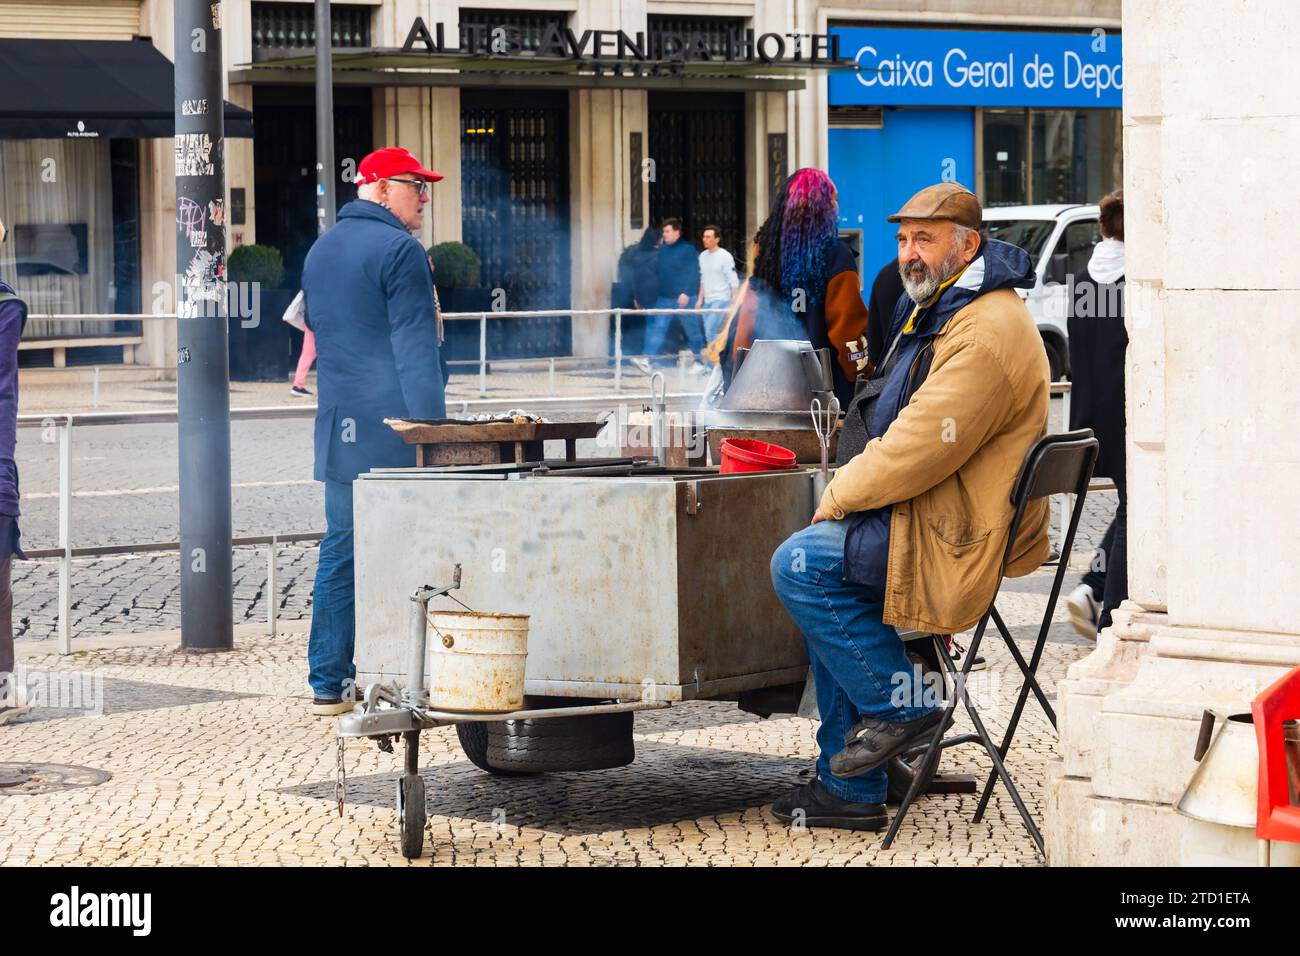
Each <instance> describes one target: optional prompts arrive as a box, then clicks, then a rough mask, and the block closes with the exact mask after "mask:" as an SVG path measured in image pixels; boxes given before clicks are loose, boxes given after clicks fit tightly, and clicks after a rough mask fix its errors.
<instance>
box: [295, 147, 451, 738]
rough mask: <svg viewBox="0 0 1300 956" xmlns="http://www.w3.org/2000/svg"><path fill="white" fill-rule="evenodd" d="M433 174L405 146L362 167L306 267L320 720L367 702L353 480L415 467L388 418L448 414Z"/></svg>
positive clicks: (313, 655)
mask: <svg viewBox="0 0 1300 956" xmlns="http://www.w3.org/2000/svg"><path fill="white" fill-rule="evenodd" d="M440 179H442V174H441V173H436V172H434V171H433V170H431V169H425V168H424V167H423V166H422V165H420V161H419V160H417V159H416V158H415V157H414V156H412V155H411V154H410V153H409V152H407V151H406V150H404V149H400V148H398V147H392V146H389V147H385V148H383V149H378V150H375V152H373V153H371V154H370V155H369V156H367V157H366V158H365V159H363V160H362V161H361V164H360V166H359V167H358V168H357V183H358V184H359V188H358V190H357V196H358V198H357V199H356V200H355V201H354V202H350V203H348V204H347V205H346V206H344V207H343V208H342V209H341V210H339V218H338V224H337V225H336V226H334V228H333V229H331V230H330V231H329V232H327V233H325V235H323V236H321V237H320V238H319V239H317V240H316V243H315V245H313V246H312V248H311V252H309V253H308V255H307V262H306V264H305V265H304V267H303V275H302V287H303V292H304V293H305V296H306V300H307V324H308V325H309V326H310V328H311V330H312V331H313V332H314V333H315V335H316V354H317V359H316V384H317V388H318V390H319V398H318V402H317V409H316V436H315V446H316V466H315V472H314V477H315V478H316V480H317V481H321V482H324V484H325V523H326V532H325V538H324V540H322V541H321V545H320V554H319V558H318V561H317V566H316V586H315V589H314V590H313V592H312V620H311V638H310V640H309V642H308V645H307V661H308V667H309V674H308V682H309V683H310V684H311V688H312V692H313V693H314V695H315V699H314V700H313V702H312V709H313V711H314V712H315V713H317V714H321V715H331V714H340V713H344V712H346V711H348V710H351V709H352V706H353V705H354V703H355V702H356V701H357V700H358V699H359V694H358V693H357V688H356V687H355V684H354V680H355V678H356V666H355V664H354V663H353V660H352V654H353V643H354V635H355V631H354V620H353V594H354V590H353V566H352V481H353V479H355V478H356V477H357V475H358V474H360V473H361V472H364V471H368V470H370V469H371V468H401V467H411V466H413V465H414V464H415V450H414V446H412V445H408V444H406V443H405V442H403V441H402V439H401V438H400V437H399V436H398V435H397V433H396V432H394V431H393V430H392V429H391V428H389V427H388V426H387V425H385V424H384V419H385V418H442V417H444V416H445V415H446V405H445V400H444V396H443V387H444V382H443V377H442V370H441V368H440V361H439V360H440V356H439V352H438V328H437V313H436V309H435V307H434V289H433V274H432V271H431V270H430V268H429V260H428V257H427V255H426V253H425V251H424V248H423V247H422V246H421V245H420V243H419V241H418V240H416V238H415V237H414V236H412V235H411V233H413V232H415V231H417V230H418V229H419V228H420V227H421V226H422V225H423V223H424V207H425V205H426V204H427V203H428V201H429V188H430V184H432V183H436V182H438V181H439V180H440Z"/></svg>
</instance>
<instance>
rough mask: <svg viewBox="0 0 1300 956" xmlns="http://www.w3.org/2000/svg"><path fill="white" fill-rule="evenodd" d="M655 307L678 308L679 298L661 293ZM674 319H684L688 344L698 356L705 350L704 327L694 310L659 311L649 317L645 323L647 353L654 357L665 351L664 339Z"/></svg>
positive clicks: (683, 325)
mask: <svg viewBox="0 0 1300 956" xmlns="http://www.w3.org/2000/svg"><path fill="white" fill-rule="evenodd" d="M654 307H655V308H656V309H676V308H678V305H677V299H676V298H670V297H668V296H662V295H661V296H660V297H659V298H658V299H656V300H655V305H654ZM673 319H681V320H682V328H683V329H685V330H686V344H687V346H689V347H690V350H691V351H692V352H694V353H695V355H696V357H698V356H699V355H700V353H701V352H703V351H704V329H703V328H702V327H701V325H700V316H699V313H696V312H692V313H691V314H690V315H686V314H680V315H672V314H671V313H668V314H665V313H659V314H657V315H651V316H649V317H647V319H646V323H645V354H646V355H649V356H651V357H654V356H656V355H658V354H659V353H660V352H662V351H663V348H664V339H666V338H667V337H668V330H669V329H670V328H671V327H672V324H673Z"/></svg>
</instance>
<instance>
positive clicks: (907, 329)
mask: <svg viewBox="0 0 1300 956" xmlns="http://www.w3.org/2000/svg"><path fill="white" fill-rule="evenodd" d="M969 268H970V263H969V262H968V263H966V265H964V266H962V267H961V272H958V273H957V274H956V275H955V276H953V277H952V278H951V279H947V280H945V281H944V282H942V283H940V284H939V288H937V289H935V290H934V295H932V296H930V298H928V299H926V300H925V301H924V302H918V303H917V304H916V307H915V308H913V309H912V314H911V315H909V316H908V317H907V322H906V323H905V324H904V325H903V334H904V335H910V334H911V332H912V330H913V327H914V323H915V322H916V317H917V316H918V315H920V314H921V310H922V309H928V308H930V306H932V305H934V304H935V303H936V302H938V301H939V296H941V295H943V293H944V290H945V289H947V288H948V286H950V285H952V284H953V283H954V282H956V281H957V280H958V279H960V278H961V277H962V273H963V272H965V271H966V270H967V269H969Z"/></svg>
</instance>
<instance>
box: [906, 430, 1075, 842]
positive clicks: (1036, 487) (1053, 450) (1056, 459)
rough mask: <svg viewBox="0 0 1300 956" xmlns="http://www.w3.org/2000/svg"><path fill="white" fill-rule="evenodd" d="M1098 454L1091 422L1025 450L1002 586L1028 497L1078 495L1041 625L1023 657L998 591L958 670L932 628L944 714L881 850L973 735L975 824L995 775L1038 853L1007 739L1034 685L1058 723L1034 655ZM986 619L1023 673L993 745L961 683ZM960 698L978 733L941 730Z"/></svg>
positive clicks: (1043, 639)
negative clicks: (981, 771)
mask: <svg viewBox="0 0 1300 956" xmlns="http://www.w3.org/2000/svg"><path fill="white" fill-rule="evenodd" d="M1096 461H1097V439H1096V438H1094V437H1093V434H1092V429H1090V428H1083V429H1080V430H1079V431H1073V432H1066V433H1064V434H1061V435H1046V436H1044V437H1043V438H1040V439H1039V440H1038V441H1037V442H1035V443H1034V446H1033V447H1032V448H1030V449H1029V452H1028V453H1027V454H1026V455H1025V460H1024V462H1023V463H1022V464H1021V466H1020V474H1019V475H1017V476H1016V482H1015V485H1014V486H1013V487H1012V491H1011V506H1012V508H1013V513H1012V519H1011V527H1010V529H1009V533H1008V536H1007V546H1006V550H1005V551H1003V554H1002V567H1001V568H1000V569H999V571H998V587H999V588H1001V585H1002V578H1003V575H1004V574H1005V573H1006V569H1007V562H1009V561H1010V560H1011V549H1012V547H1013V546H1014V544H1015V540H1016V535H1017V534H1018V533H1019V531H1020V525H1021V522H1022V521H1023V520H1024V516H1025V509H1026V508H1027V507H1028V506H1029V502H1031V501H1034V500H1035V499H1038V498H1046V497H1048V496H1049V495H1057V494H1063V493H1066V492H1068V493H1070V494H1073V495H1074V496H1075V498H1074V509H1073V511H1072V512H1071V514H1070V523H1069V528H1068V530H1067V531H1066V534H1065V540H1064V542H1063V544H1062V546H1061V559H1060V561H1059V562H1058V563H1057V566H1056V576H1055V577H1054V578H1053V580H1052V591H1051V594H1050V595H1049V596H1048V599H1047V609H1046V611H1044V613H1043V620H1042V624H1041V625H1040V626H1039V629H1038V639H1037V640H1036V641H1035V642H1034V650H1033V654H1032V655H1030V658H1029V661H1028V662H1026V661H1025V658H1024V655H1022V654H1021V653H1020V648H1019V647H1017V646H1016V642H1015V641H1014V640H1013V639H1012V637H1011V632H1010V631H1008V630H1007V626H1006V624H1005V623H1004V622H1003V620H1002V615H1001V614H999V613H998V609H997V606H996V597H995V599H994V601H993V602H990V603H989V607H988V610H987V611H985V612H984V616H983V617H981V618H980V621H979V624H978V625H977V626H976V628H975V634H974V637H973V638H972V639H971V645H970V647H969V648H967V650H966V653H965V654H964V655H963V657H962V666H961V670H960V671H958V670H957V668H956V665H954V664H953V661H952V657H951V656H949V654H948V652H947V649H946V648H945V647H944V644H943V638H942V637H941V636H939V635H937V634H936V635H931V639H932V640H933V642H934V645H935V653H936V655H937V656H938V658H939V660H940V661H941V662H942V663H943V666H944V668H945V670H946V671H947V678H948V680H946V681H945V683H946V689H947V694H946V699H945V702H944V719H943V722H942V723H941V724H940V730H939V732H938V733H937V734H935V736H934V738H933V740H931V741H930V743H929V744H927V745H926V746H925V747H924V748H922V747H916V748H913V749H912V750H911V751H909V752H908V753H909V754H916V753H919V752H921V750H922V749H924V751H925V756H924V758H923V759H922V761H921V763H920V771H919V772H918V773H917V774H916V777H915V779H914V781H913V783H912V786H911V787H909V788H908V791H907V796H905V797H904V798H903V802H902V803H901V804H900V805H899V807H898V812H897V813H895V814H894V820H893V822H892V823H891V824H890V826H889V832H888V833H886V834H885V840H884V842H883V843H882V844H881V848H882V849H888V848H889V846H890V845H891V844H892V843H893V842H894V837H895V836H897V835H898V829H899V827H900V826H901V825H902V823H903V817H904V816H906V815H907V811H908V808H909V807H911V805H912V801H913V800H915V799H916V797H917V796H918V793H919V791H920V789H921V783H922V782H923V781H924V780H925V779H926V777H927V776H928V775H929V774H930V773H931V772H932V771H933V770H934V769H935V766H936V765H937V763H938V761H939V752H940V751H941V750H945V749H947V748H949V747H955V746H957V745H958V744H965V743H973V742H976V741H978V742H979V743H980V744H981V745H982V746H983V747H984V749H985V751H987V753H988V755H989V758H990V759H991V760H992V761H993V770H992V771H991V772H990V773H989V778H988V782H987V783H986V784H985V786H984V793H983V794H982V795H981V796H980V802H979V806H978V807H977V808H976V810H975V816H974V822H975V823H978V822H979V821H980V820H981V819H983V817H984V810H985V809H986V808H987V807H988V802H989V797H990V796H992V793H993V785H994V782H995V781H996V780H997V779H999V778H1001V780H1002V783H1003V784H1004V785H1005V786H1006V788H1007V791H1008V792H1009V793H1010V794H1011V799H1012V801H1013V802H1014V803H1015V805H1016V809H1017V810H1019V811H1020V816H1021V818H1022V819H1023V820H1024V821H1025V827H1026V828H1027V829H1028V830H1029V835H1030V836H1031V837H1033V839H1034V843H1035V844H1036V845H1037V846H1038V852H1039V853H1042V852H1043V835H1042V834H1041V833H1040V832H1039V830H1038V826H1037V825H1036V824H1035V823H1034V818H1033V817H1032V816H1030V814H1029V810H1028V809H1027V808H1026V807H1025V801H1024V800H1023V799H1022V798H1021V796H1020V791H1019V790H1017V789H1016V785H1015V784H1014V783H1013V782H1012V781H1011V776H1010V774H1008V773H1007V768H1006V764H1005V760H1006V756H1007V753H1008V752H1009V751H1010V749H1011V741H1012V738H1014V737H1015V733H1016V727H1017V726H1018V725H1019V723H1020V715H1021V713H1022V712H1023V711H1024V709H1025V704H1026V703H1027V702H1028V700H1029V694H1030V693H1031V692H1032V693H1033V695H1034V696H1035V697H1036V698H1037V699H1038V703H1039V704H1041V705H1042V708H1043V712H1044V713H1045V714H1046V715H1047V719H1048V720H1050V721H1051V722H1052V726H1053V727H1055V726H1056V712H1055V711H1053V710H1052V706H1051V704H1049V703H1048V702H1047V695H1046V694H1044V693H1043V688H1042V687H1041V686H1040V685H1039V683H1038V678H1037V677H1036V676H1035V674H1036V672H1037V670H1038V664H1039V661H1040V660H1042V656H1043V649H1044V648H1045V647H1046V645H1047V632H1048V631H1049V630H1050V629H1051V626H1052V614H1053V613H1054V612H1055V610H1056V599H1057V598H1058V597H1059V596H1060V593H1061V582H1062V580H1063V579H1064V577H1065V571H1066V568H1067V566H1068V565H1069V563H1070V562H1069V557H1070V548H1071V547H1072V546H1073V544H1074V533H1075V531H1076V530H1077V529H1078V527H1079V516H1080V515H1081V514H1083V502H1084V499H1085V498H1086V497H1087V494H1088V482H1089V481H1091V480H1092V468H1093V465H1094V464H1095V463H1096ZM995 594H996V592H995ZM990 618H992V619H993V623H994V624H995V625H996V626H997V629H998V633H1000V634H1001V635H1002V640H1003V641H1004V642H1005V643H1006V645H1007V649H1008V650H1009V651H1010V652H1011V656H1012V658H1013V659H1014V660H1015V662H1016V665H1017V666H1018V667H1019V668H1020V672H1021V673H1022V674H1023V675H1024V678H1025V679H1024V682H1023V683H1022V684H1021V686H1020V695H1019V697H1018V698H1017V699H1016V706H1015V709H1014V710H1013V711H1012V713H1011V720H1010V721H1009V722H1008V723H1007V729H1006V732H1005V733H1004V734H1003V736H1002V743H1001V745H1000V746H997V747H995V746H994V745H993V741H992V739H991V738H990V737H989V732H988V730H987V729H986V728H985V726H984V721H982V720H981V719H980V715H979V713H978V712H977V711H976V709H975V705H974V704H973V703H971V699H970V694H969V693H968V691H967V687H966V679H967V677H968V676H969V674H970V668H971V664H972V663H973V662H974V660H975V656H976V655H977V654H978V653H979V648H980V642H981V641H982V640H983V638H984V629H985V628H986V627H987V626H988V622H989V619H990ZM958 700H960V701H961V703H962V704H963V705H964V706H965V708H966V713H968V714H969V715H970V719H971V723H972V724H974V726H975V733H973V734H957V735H955V736H952V737H944V736H943V734H944V732H945V731H946V730H947V729H948V728H949V727H950V726H951V725H952V722H953V718H954V717H955V716H956V710H957V702H958Z"/></svg>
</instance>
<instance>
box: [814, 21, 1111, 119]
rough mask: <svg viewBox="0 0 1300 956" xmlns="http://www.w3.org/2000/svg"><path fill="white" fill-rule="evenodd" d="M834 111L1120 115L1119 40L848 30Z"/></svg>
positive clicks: (835, 78) (835, 79)
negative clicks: (1022, 109)
mask: <svg viewBox="0 0 1300 956" xmlns="http://www.w3.org/2000/svg"><path fill="white" fill-rule="evenodd" d="M831 33H832V34H834V35H837V36H838V37H839V39H840V56H841V57H842V58H843V59H845V60H852V61H853V62H854V63H855V64H856V67H855V68H854V69H846V70H836V71H834V72H833V73H831V75H830V78H829V83H830V89H829V93H830V102H831V105H833V106H850V105H857V106H1045V107H1052V106H1056V107H1076V108H1078V107H1097V108H1114V109H1119V108H1120V105H1121V102H1122V100H1123V95H1124V72H1123V71H1124V68H1123V65H1122V63H1121V59H1120V37H1119V34H1118V33H1102V32H1101V31H1097V32H1096V33H985V32H977V31H973V30H900V29H887V28H879V29H877V28H874V27H844V28H837V29H833V30H831Z"/></svg>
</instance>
